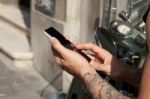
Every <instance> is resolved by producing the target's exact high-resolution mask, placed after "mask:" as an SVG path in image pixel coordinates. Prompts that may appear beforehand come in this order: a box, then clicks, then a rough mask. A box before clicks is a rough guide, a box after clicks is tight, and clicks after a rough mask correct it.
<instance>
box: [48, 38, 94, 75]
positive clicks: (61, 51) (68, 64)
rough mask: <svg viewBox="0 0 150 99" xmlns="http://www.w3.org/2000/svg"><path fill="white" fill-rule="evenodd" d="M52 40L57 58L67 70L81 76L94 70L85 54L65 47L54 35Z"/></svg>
mask: <svg viewBox="0 0 150 99" xmlns="http://www.w3.org/2000/svg"><path fill="white" fill-rule="evenodd" d="M50 41H51V45H52V49H53V53H54V56H55V60H56V62H57V63H58V64H59V65H60V66H61V68H62V69H64V70H65V71H67V72H69V73H70V74H72V75H74V76H79V77H81V76H82V75H83V74H84V73H86V72H89V71H92V70H94V68H92V67H90V64H89V62H88V61H87V60H86V59H85V58H84V57H83V56H81V55H80V54H78V53H77V52H75V51H72V50H69V49H67V48H65V47H64V46H63V45H61V43H60V42H59V41H58V40H57V39H56V38H53V37H52V38H51V39H50Z"/></svg>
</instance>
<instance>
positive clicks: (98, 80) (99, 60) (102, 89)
mask: <svg viewBox="0 0 150 99" xmlns="http://www.w3.org/2000/svg"><path fill="white" fill-rule="evenodd" d="M146 18H147V22H146V26H147V44H148V52H149V51H150V13H149V14H147V17H146ZM50 42H51V45H52V49H53V53H54V56H55V60H56V62H57V63H58V64H59V65H60V67H61V68H62V69H63V70H65V71H67V72H68V73H70V74H72V75H74V76H75V77H77V78H79V79H80V80H81V81H82V82H83V84H84V85H85V86H86V88H87V89H88V91H89V92H90V94H91V95H92V97H93V99H130V98H129V97H126V96H123V95H122V94H121V93H119V92H118V91H117V90H116V89H115V88H113V87H112V86H111V85H110V84H109V83H108V82H106V81H105V80H103V78H102V77H101V76H99V74H97V72H96V70H100V71H103V72H105V73H106V74H107V75H109V76H110V77H111V78H113V79H114V80H118V81H125V82H127V83H129V84H132V85H135V86H140V88H141V89H140V93H139V99H150V98H149V97H150V94H149V90H150V79H149V76H150V72H149V70H150V54H149V53H148V56H147V61H146V64H145V69H144V73H143V77H142V70H141V69H133V68H132V67H130V66H126V65H124V64H122V63H121V62H120V61H119V60H117V59H116V58H115V57H114V56H112V55H111V54H110V53H109V52H108V51H106V50H105V49H102V48H100V47H98V46H96V45H94V44H92V43H89V44H77V45H76V49H79V50H90V51H92V52H93V53H94V54H93V55H92V56H91V61H90V62H88V61H87V60H86V59H85V58H84V57H83V56H81V55H80V54H79V53H77V52H75V51H72V50H69V49H67V48H65V47H64V46H63V45H62V44H61V43H60V42H59V41H58V40H57V39H56V38H54V37H51V39H50ZM133 70H134V71H133ZM141 78H142V80H141ZM140 82H142V83H141V85H140Z"/></svg>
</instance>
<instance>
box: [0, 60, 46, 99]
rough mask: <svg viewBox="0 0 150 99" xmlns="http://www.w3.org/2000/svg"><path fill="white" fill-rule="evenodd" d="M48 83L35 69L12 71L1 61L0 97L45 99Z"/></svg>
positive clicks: (9, 98) (6, 98) (0, 98)
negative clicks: (43, 93)
mask: <svg viewBox="0 0 150 99" xmlns="http://www.w3.org/2000/svg"><path fill="white" fill-rule="evenodd" d="M47 85H48V82H47V81H45V80H44V79H43V77H41V75H39V74H38V73H37V72H36V71H35V70H34V69H32V70H31V69H30V70H25V71H14V70H13V71H12V70H10V69H9V67H7V66H6V65H4V64H3V62H1V61H0V99H45V98H44V97H43V96H41V95H42V92H43V91H44V90H45V87H46V86H47Z"/></svg>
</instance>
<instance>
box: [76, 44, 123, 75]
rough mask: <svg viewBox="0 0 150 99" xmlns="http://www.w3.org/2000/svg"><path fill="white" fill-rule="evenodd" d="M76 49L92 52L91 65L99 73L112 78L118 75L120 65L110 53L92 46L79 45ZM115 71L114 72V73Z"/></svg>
mask: <svg viewBox="0 0 150 99" xmlns="http://www.w3.org/2000/svg"><path fill="white" fill-rule="evenodd" d="M76 48H77V49H79V50H90V51H92V53H93V55H90V56H91V59H92V60H91V62H90V64H91V65H92V66H93V67H94V68H95V69H96V70H99V71H103V72H105V73H106V74H107V75H110V76H112V77H114V76H116V75H118V72H119V67H117V66H118V65H119V64H120V63H119V61H118V60H117V59H116V58H115V57H113V56H112V55H111V54H110V53H109V52H108V51H106V50H104V49H102V48H100V47H98V46H96V45H94V44H92V43H88V44H77V45H76ZM112 69H113V72H112Z"/></svg>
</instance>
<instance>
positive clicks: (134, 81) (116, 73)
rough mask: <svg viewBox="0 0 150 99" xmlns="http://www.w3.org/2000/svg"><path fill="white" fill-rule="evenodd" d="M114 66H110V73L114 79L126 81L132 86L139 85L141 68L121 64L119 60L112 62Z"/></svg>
mask: <svg viewBox="0 0 150 99" xmlns="http://www.w3.org/2000/svg"><path fill="white" fill-rule="evenodd" d="M113 65H114V66H115V67H114V68H112V73H111V74H110V75H111V77H112V78H113V79H114V80H117V81H119V82H126V83H128V84H131V85H133V86H139V85H140V82H141V77H142V73H143V70H142V69H139V68H137V67H135V66H129V65H127V64H123V63H122V62H120V61H116V62H115V63H114V64H113Z"/></svg>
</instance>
